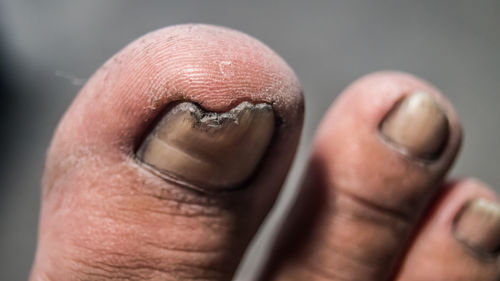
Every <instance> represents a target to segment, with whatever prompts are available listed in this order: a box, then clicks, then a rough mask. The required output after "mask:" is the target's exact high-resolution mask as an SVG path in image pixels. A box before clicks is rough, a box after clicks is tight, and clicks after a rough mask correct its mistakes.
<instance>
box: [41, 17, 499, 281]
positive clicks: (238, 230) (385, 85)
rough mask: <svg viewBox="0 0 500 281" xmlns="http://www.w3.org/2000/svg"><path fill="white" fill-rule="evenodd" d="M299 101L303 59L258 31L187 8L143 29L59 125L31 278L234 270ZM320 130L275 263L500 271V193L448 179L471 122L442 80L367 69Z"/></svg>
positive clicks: (361, 270) (197, 275) (377, 272)
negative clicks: (180, 18) (434, 82)
mask: <svg viewBox="0 0 500 281" xmlns="http://www.w3.org/2000/svg"><path fill="white" fill-rule="evenodd" d="M405 97H406V99H405ZM302 116H303V100H302V94H301V89H300V85H299V83H298V80H297V79H296V77H295V75H294V73H293V71H292V70H291V69H290V68H289V67H288V66H287V65H286V63H285V62H283V60H281V59H280V58H279V57H278V56H277V55H276V54H274V53H273V52H272V51H271V50H270V49H268V48H267V47H265V46H264V45H262V44H261V43H259V42H258V41H256V40H254V39H252V38H250V37H248V36H246V35H243V34H241V33H238V32H235V31H231V30H228V29H224V28H220V27H213V26H205V25H184V26H176V27H170V28H166V29H163V30H159V31H156V32H153V33H151V34H148V35H146V36H144V37H142V38H140V39H139V40H137V41H135V42H134V43H132V44H131V45H129V46H127V47H126V48H125V49H124V50H122V51H121V52H120V53H119V54H117V55H116V56H114V57H113V58H112V59H110V60H109V61H108V62H107V63H106V64H105V65H104V66H103V67H102V68H101V69H100V70H98V71H97V72H96V74H95V75H94V76H93V78H92V79H91V80H90V81H89V82H88V83H87V85H86V86H85V87H84V88H83V89H82V91H81V93H80V94H79V95H78V97H77V98H76V100H75V101H74V103H73V104H72V105H71V107H70V109H69V110H68V111H67V113H66V115H65V117H64V118H63V120H62V121H61V123H60V125H59V127H58V129H57V132H56V134H55V136H54V139H53V141H52V144H51V147H50V149H49V153H48V157H47V163H46V171H45V175H44V180H43V198H42V200H43V206H42V211H41V217H40V234H39V243H38V249H37V255H36V259H35V263H34V267H33V271H32V275H31V279H32V280H219V281H220V280H230V279H231V278H232V276H233V274H234V271H235V269H236V267H237V265H238V263H239V261H240V258H241V256H242V254H243V252H244V250H245V248H246V247H247V245H248V242H249V240H250V239H251V238H252V236H253V235H254V233H255V231H256V230H257V228H258V227H259V225H260V223H261V222H262V220H263V218H264V217H265V215H266V214H267V212H268V211H269V209H270V207H271V206H272V204H273V202H274V199H275V197H276V195H277V193H278V192H279V189H280V187H281V185H282V183H283V181H284V178H285V177H286V173H287V171H288V168H289V166H290V164H291V161H292V159H293V155H294V152H295V149H296V146H297V142H298V138H299V134H300V130H301V126H302ZM407 124H414V125H415V124H417V125H419V126H420V128H419V129H418V130H419V131H418V132H419V134H415V129H414V130H411V128H410V129H408V126H407ZM316 140H317V141H316V142H315V145H314V149H313V153H312V157H311V162H310V166H309V169H308V173H307V176H306V177H305V181H304V184H303V185H302V186H303V188H302V196H300V197H299V199H298V202H297V206H296V208H295V209H294V212H292V213H291V216H290V218H291V219H290V220H289V224H288V225H287V227H286V228H284V231H283V236H282V238H281V239H280V240H281V241H280V243H279V244H278V246H277V247H276V250H275V254H274V258H275V259H274V260H271V261H270V263H269V267H268V268H267V271H266V274H265V275H264V276H262V279H264V280H389V279H391V280H401V281H406V280H408V281H411V280H471V281H472V280H486V281H488V280H497V278H498V277H499V276H500V275H499V273H498V269H497V262H496V252H495V251H496V250H497V247H498V245H499V244H500V243H498V242H499V240H500V234H499V227H498V225H499V223H498V221H499V220H500V219H499V216H500V215H499V214H498V213H499V212H498V205H496V203H492V202H494V200H495V197H494V195H492V192H491V191H489V189H488V188H487V187H484V186H483V185H482V184H479V183H477V182H472V181H462V182H457V183H449V184H447V185H446V188H442V189H440V188H439V187H440V186H441V185H442V182H443V181H444V177H445V174H446V171H447V170H448V168H449V167H450V165H451V164H452V163H453V160H454V158H455V155H456V153H457V151H458V148H459V144H460V127H459V123H458V120H457V117H456V115H455V113H454V112H453V110H452V108H451V106H450V105H449V104H448V103H447V102H446V101H445V100H444V98H443V97H442V96H441V95H440V94H439V93H438V92H437V90H436V89H434V88H432V87H430V86H428V85H427V84H426V83H425V82H422V81H420V80H418V79H416V78H414V77H411V76H409V75H405V74H400V73H391V72H387V73H377V74H374V75H370V76H367V77H365V78H363V79H361V80H360V81H357V82H355V83H354V84H353V85H352V86H350V87H349V88H348V89H347V90H346V92H345V93H344V94H342V96H341V98H340V99H339V100H338V101H337V102H336V103H335V105H334V106H333V107H332V109H331V110H330V111H329V113H328V114H327V115H326V117H325V120H324V121H323V125H322V126H321V127H320V129H319V131H318V135H317V138H316ZM443 190H444V191H443ZM436 198H438V199H436ZM478 198H484V199H485V200H487V201H471V200H473V199H478ZM466 202H469V203H468V205H467V206H469V208H467V209H464V208H463V207H461V206H464V205H466ZM470 202H479V203H476V204H474V203H470ZM460 210H462V211H460ZM467 210H469V211H470V212H468V211H467ZM423 214H426V216H423ZM476 217H478V219H475V218H476ZM476 222H477V223H476ZM297 227H298V228H297ZM410 242H412V243H410ZM464 265H467V267H468V268H466V267H465V266H464ZM455 266H460V267H461V268H455ZM419 268H425V270H422V271H420V270H418V269H419ZM450 276H451V277H452V278H450Z"/></svg>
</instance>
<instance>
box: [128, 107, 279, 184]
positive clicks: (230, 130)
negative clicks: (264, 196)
mask: <svg viewBox="0 0 500 281" xmlns="http://www.w3.org/2000/svg"><path fill="white" fill-rule="evenodd" d="M273 131H274V113H273V110H272V108H271V106H270V105H269V104H265V103H261V104H255V105H254V104H251V103H249V102H242V103H241V104H239V105H238V106H236V107H235V108H233V109H231V110H230V111H228V112H224V113H216V112H207V111H204V110H203V109H201V108H199V107H198V106H196V105H195V104H193V103H189V102H183V103H180V104H178V105H176V106H174V107H173V108H172V109H171V110H169V111H168V112H167V113H166V115H165V116H164V117H163V118H162V119H161V120H160V122H159V123H158V124H157V125H156V127H155V128H154V129H153V131H152V132H151V133H150V135H149V136H148V137H147V138H146V139H145V141H144V142H143V144H142V145H141V147H140V148H139V150H138V152H137V155H138V158H139V159H140V160H142V161H143V162H144V163H146V164H147V165H149V166H150V167H152V168H154V169H155V170H157V171H158V172H160V173H162V174H163V175H165V176H166V177H169V178H171V179H174V180H178V181H181V182H185V183H188V184H191V185H194V186H197V187H201V188H209V189H221V188H230V187H234V186H236V185H238V184H240V183H242V182H243V181H245V180H246V179H247V178H248V177H249V176H250V175H251V174H252V172H253V171H254V169H255V168H256V166H257V164H258V163H259V161H260V159H261V158H262V156H263V154H264V152H265V150H266V148H267V147H268V145H269V143H270V140H271V138H272V135H273Z"/></svg>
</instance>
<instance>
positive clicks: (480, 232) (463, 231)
mask: <svg viewBox="0 0 500 281" xmlns="http://www.w3.org/2000/svg"><path fill="white" fill-rule="evenodd" d="M454 234H455V237H456V238H457V239H458V240H459V241H461V242H463V243H465V244H466V245H467V246H469V247H470V248H472V249H475V250H477V251H480V252H484V253H495V252H497V251H498V250H499V249H500V204H498V203H495V202H491V201H488V200H486V199H475V200H473V201H471V202H469V203H467V204H465V206H464V207H463V208H462V210H461V211H460V212H459V213H458V215H457V217H456V219H455V226H454Z"/></svg>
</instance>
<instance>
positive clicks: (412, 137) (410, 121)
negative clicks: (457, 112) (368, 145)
mask: <svg viewBox="0 0 500 281" xmlns="http://www.w3.org/2000/svg"><path fill="white" fill-rule="evenodd" d="M448 127H449V125H448V119H447V118H446V115H445V113H444V112H443V110H442V109H441V108H440V106H439V105H438V104H437V103H436V102H435V101H434V99H433V98H432V97H431V96H430V95H428V94H426V93H423V92H415V93H413V94H411V95H409V96H408V97H406V98H405V99H404V100H402V101H401V103H400V104H399V105H398V106H397V107H396V108H395V109H394V110H392V111H391V112H390V113H389V115H388V116H387V117H386V119H385V120H384V122H383V124H382V128H381V131H382V133H383V134H384V135H385V136H386V137H387V138H389V140H390V141H392V142H394V143H395V144H396V145H398V146H399V147H400V148H401V149H403V150H405V151H404V152H405V153H408V154H410V155H411V156H414V157H419V158H424V159H435V158H437V157H439V154H440V152H441V150H442V149H443V147H444V145H445V144H446V141H447V140H448V131H449V128H448Z"/></svg>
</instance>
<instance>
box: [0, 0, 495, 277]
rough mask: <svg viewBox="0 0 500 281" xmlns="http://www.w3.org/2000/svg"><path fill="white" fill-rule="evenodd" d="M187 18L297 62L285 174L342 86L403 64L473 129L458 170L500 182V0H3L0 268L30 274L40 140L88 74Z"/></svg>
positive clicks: (7, 273)
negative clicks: (298, 115) (294, 141)
mask: <svg viewBox="0 0 500 281" xmlns="http://www.w3.org/2000/svg"><path fill="white" fill-rule="evenodd" d="M186 22H205V23H211V24H218V25H224V26H228V27H231V28H235V29H239V30H241V31H244V32H246V33H249V34H250V35H253V36H255V37H257V38H259V39H260V40H262V41H263V42H265V43H267V44H268V45H269V46H270V47H271V48H273V49H274V50H276V51H277V52H278V53H279V54H281V55H282V56H283V57H284V58H285V60H286V61H288V62H289V64H290V65H291V66H292V67H293V68H294V69H295V71H296V72H297V74H298V76H299V77H300V79H301V81H302V84H303V87H304V89H305V92H306V101H307V102H306V106H307V109H306V110H307V111H306V112H307V113H306V122H305V129H304V136H303V141H302V144H301V149H300V153H299V157H298V159H297V160H298V162H297V164H296V165H295V167H294V170H293V173H292V176H291V177H290V180H289V182H288V185H289V186H293V185H294V184H295V182H297V180H298V178H299V175H300V170H301V168H302V167H303V166H304V162H305V159H306V154H307V149H308V145H309V143H310V141H311V138H312V135H313V133H314V130H315V128H316V125H317V124H318V122H319V120H320V118H321V116H322V114H323V113H324V112H325V110H326V109H327V107H328V106H329V104H330V102H331V101H332V100H333V99H334V98H335V97H336V95H337V94H338V93H339V92H341V91H342V89H343V88H344V87H345V86H347V85H348V84H349V83H350V82H351V81H352V80H354V79H356V78H358V77H359V76H361V75H363V74H366V73H368V72H371V71H375V70H379V69H398V70H403V71H407V72H411V73H414V74H416V75H418V76H421V77H423V78H425V79H427V80H429V81H430V82H432V83H434V84H435V85H437V86H438V87H439V88H440V89H441V90H442V91H443V92H444V93H446V94H447V96H448V97H449V99H450V100H451V101H452V102H453V103H454V104H455V106H456V108H457V109H458V112H459V114H460V116H461V118H462V121H463V124H464V127H465V134H466V138H465V145H464V148H463V151H462V154H461V157H460V158H459V161H458V163H457V165H456V166H455V168H454V170H453V174H454V175H459V176H469V175H473V176H475V177H478V178H480V179H483V180H484V181H486V182H488V183H490V184H491V185H493V186H497V187H500V165H499V164H498V163H499V160H500V149H499V148H498V147H497V145H499V144H500V142H499V138H500V126H499V121H500V109H499V108H500V93H499V91H500V1H499V0H492V1H430V0H429V1H401V0H393V1H382V0H380V1H352V0H351V1H347V0H346V1H288V0H279V1H229V0H228V1H203V0H199V1H189V0H183V1H126V0H107V1H97V0H81V1H76V0H75V1H54V0H46V1H37V0H0V61H1V66H0V71H1V72H0V87H1V91H0V94H1V102H0V107H1V108H0V126H1V128H0V129H1V132H2V137H1V138H0V144H1V147H2V153H1V155H2V157H3V160H2V161H1V162H0V165H1V169H0V280H5V281H9V280H25V279H26V278H27V276H28V272H29V269H30V265H31V262H32V258H33V254H34V250H35V245H36V234H37V233H36V232H37V216H38V208H39V201H38V198H39V193H40V192H39V181H40V176H41V173H42V168H43V161H44V156H45V148H46V147H47V145H48V143H49V140H50V137H51V134H52V132H53V130H54V128H55V126H56V124H57V122H58V119H59V118H60V117H61V115H62V114H63V112H64V110H65V108H66V107H67V106H68V104H69V103H70V102H71V100H72V99H73V97H74V96H75V94H76V93H77V92H78V90H79V88H80V87H81V85H82V83H84V81H85V80H86V79H87V78H88V77H89V76H90V75H91V74H92V73H93V72H94V70H96V69H97V68H98V67H99V66H100V65H101V64H102V63H103V62H104V61H105V60H106V59H107V58H108V57H110V56H111V55H113V54H114V53H115V52H116V51H118V50H119V49H120V48H122V47H123V46H124V45H125V44H127V43H128V42H130V41H132V40H134V39H135V38H136V37H138V36H140V35H142V34H144V33H146V32H148V31H151V30H154V29H157V28H161V27H164V26H167V25H172V24H178V23H186ZM289 194H292V193H289ZM287 196H291V195H286V194H285V195H284V197H287ZM285 201H286V198H285ZM282 209H283V208H282ZM278 213H279V211H278ZM271 224H273V221H272V220H271ZM266 235H267V234H266V232H264V235H263V236H262V237H264V238H262V240H263V241H265V240H266ZM259 245H260V247H259ZM262 245H264V246H262ZM263 248H265V243H264V244H259V243H258V245H257V247H256V248H254V252H259V251H261V250H262V249H263ZM250 260H251V259H250Z"/></svg>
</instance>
